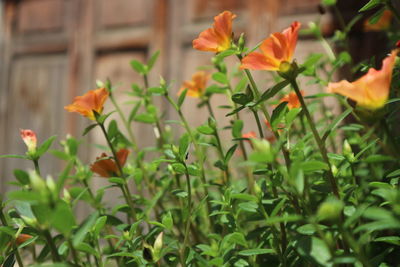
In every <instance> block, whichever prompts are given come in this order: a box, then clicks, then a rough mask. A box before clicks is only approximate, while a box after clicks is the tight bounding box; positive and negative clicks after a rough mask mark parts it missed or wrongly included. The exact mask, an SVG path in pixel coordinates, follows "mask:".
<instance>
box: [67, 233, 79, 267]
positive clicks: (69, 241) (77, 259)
mask: <svg viewBox="0 0 400 267" xmlns="http://www.w3.org/2000/svg"><path fill="white" fill-rule="evenodd" d="M67 242H68V247H69V249H70V251H71V254H72V258H73V259H74V262H75V264H76V265H77V266H80V263H79V258H78V254H77V252H76V250H75V248H74V245H73V244H72V241H71V239H70V238H68V241H67Z"/></svg>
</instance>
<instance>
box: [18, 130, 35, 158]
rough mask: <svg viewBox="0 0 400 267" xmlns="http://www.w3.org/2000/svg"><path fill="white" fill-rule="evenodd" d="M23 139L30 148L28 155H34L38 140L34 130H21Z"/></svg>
mask: <svg viewBox="0 0 400 267" xmlns="http://www.w3.org/2000/svg"><path fill="white" fill-rule="evenodd" d="M20 134H21V138H22V140H23V141H24V143H25V145H26V146H27V147H28V153H30V154H33V153H35V152H36V146H37V138H36V133H35V132H34V131H32V130H29V129H27V130H24V129H20Z"/></svg>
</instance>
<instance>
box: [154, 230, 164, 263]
mask: <svg viewBox="0 0 400 267" xmlns="http://www.w3.org/2000/svg"><path fill="white" fill-rule="evenodd" d="M163 234H164V232H161V233H159V234H158V236H157V238H156V240H155V241H154V246H153V255H154V260H155V261H158V259H159V258H160V254H161V249H162V246H163Z"/></svg>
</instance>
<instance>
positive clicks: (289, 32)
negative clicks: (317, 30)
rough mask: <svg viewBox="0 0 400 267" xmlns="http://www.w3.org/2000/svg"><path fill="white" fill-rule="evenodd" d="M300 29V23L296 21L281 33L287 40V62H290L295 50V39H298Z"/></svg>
mask: <svg viewBox="0 0 400 267" xmlns="http://www.w3.org/2000/svg"><path fill="white" fill-rule="evenodd" d="M300 27H301V23H300V22H298V21H294V22H293V23H292V25H290V27H289V28H287V29H285V30H284V31H283V32H282V33H283V35H285V36H286V40H287V46H288V50H287V53H288V54H287V56H288V60H287V61H291V60H292V58H293V54H294V50H295V49H296V44H297V38H298V32H299V29H300Z"/></svg>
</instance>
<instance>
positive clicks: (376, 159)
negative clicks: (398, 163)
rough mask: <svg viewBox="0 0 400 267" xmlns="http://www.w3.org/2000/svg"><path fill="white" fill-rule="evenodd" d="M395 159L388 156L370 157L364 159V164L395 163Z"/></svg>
mask: <svg viewBox="0 0 400 267" xmlns="http://www.w3.org/2000/svg"><path fill="white" fill-rule="evenodd" d="M394 160H395V158H393V157H390V156H386V155H370V156H368V157H367V158H366V159H364V162H366V163H380V162H387V161H394Z"/></svg>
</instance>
